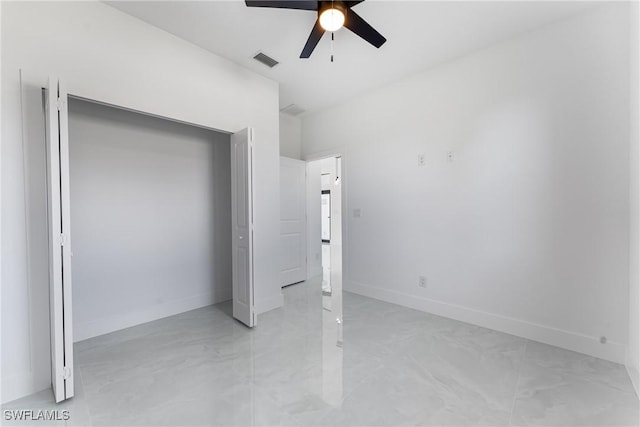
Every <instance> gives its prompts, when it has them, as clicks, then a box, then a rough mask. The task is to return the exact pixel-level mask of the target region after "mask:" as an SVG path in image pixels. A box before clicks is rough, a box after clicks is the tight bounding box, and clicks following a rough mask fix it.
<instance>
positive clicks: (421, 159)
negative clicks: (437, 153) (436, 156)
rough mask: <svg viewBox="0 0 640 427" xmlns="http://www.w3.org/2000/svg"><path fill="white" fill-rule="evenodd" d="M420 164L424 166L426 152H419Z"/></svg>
mask: <svg viewBox="0 0 640 427" xmlns="http://www.w3.org/2000/svg"><path fill="white" fill-rule="evenodd" d="M418 166H424V154H418Z"/></svg>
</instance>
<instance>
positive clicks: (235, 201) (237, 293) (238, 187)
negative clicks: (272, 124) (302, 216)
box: [231, 128, 256, 327]
mask: <svg viewBox="0 0 640 427" xmlns="http://www.w3.org/2000/svg"><path fill="white" fill-rule="evenodd" d="M231 229H232V236H231V241H232V243H231V246H232V248H231V249H232V263H233V270H232V274H233V317H235V318H236V319H238V320H239V321H241V322H242V323H244V324H245V325H247V326H249V327H253V326H255V325H256V313H255V299H254V289H253V129H251V128H248V129H244V130H242V131H240V132H238V133H235V134H233V135H231Z"/></svg>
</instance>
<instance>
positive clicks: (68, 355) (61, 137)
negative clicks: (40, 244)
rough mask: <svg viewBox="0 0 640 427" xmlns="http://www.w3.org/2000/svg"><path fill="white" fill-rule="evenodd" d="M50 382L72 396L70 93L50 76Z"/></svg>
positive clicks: (60, 397) (47, 109)
mask: <svg viewBox="0 0 640 427" xmlns="http://www.w3.org/2000/svg"><path fill="white" fill-rule="evenodd" d="M45 116H46V117H45V128H46V146H47V196H48V197H47V209H48V220H49V221H48V228H49V297H50V317H51V384H52V387H53V392H54V395H55V399H56V402H60V401H62V400H65V399H68V398H70V397H73V392H74V387H73V331H72V311H71V309H72V305H71V239H70V233H71V229H70V224H71V215H70V191H69V190H70V189H69V137H68V136H69V135H68V114H67V93H66V90H65V88H64V85H63V84H61V83H60V82H59V81H58V79H57V78H55V77H50V78H49V85H48V89H47V91H46V99H45Z"/></svg>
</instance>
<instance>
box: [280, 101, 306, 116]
mask: <svg viewBox="0 0 640 427" xmlns="http://www.w3.org/2000/svg"><path fill="white" fill-rule="evenodd" d="M280 112H281V113H285V114H289V115H291V116H299V115H300V114H302V113H304V112H305V110H304V109H302V108H300V107H298V106H297V105H296V104H290V105H287V106H286V107H284V108H282V109H281V110H280Z"/></svg>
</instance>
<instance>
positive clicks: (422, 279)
mask: <svg viewBox="0 0 640 427" xmlns="http://www.w3.org/2000/svg"><path fill="white" fill-rule="evenodd" d="M418 286H420V287H421V288H426V287H427V278H426V277H424V276H418Z"/></svg>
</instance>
